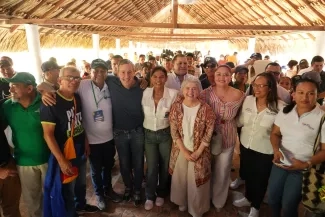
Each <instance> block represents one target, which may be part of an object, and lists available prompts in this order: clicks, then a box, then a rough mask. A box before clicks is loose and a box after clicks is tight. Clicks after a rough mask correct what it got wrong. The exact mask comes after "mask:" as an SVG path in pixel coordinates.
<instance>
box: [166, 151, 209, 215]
mask: <svg viewBox="0 0 325 217" xmlns="http://www.w3.org/2000/svg"><path fill="white" fill-rule="evenodd" d="M170 192H171V193H170V200H171V201H172V202H173V203H175V204H177V205H179V206H187V207H188V212H189V213H190V214H191V215H192V216H194V217H199V216H202V215H203V214H204V213H205V212H207V211H209V209H210V198H209V194H210V181H208V182H206V183H205V184H204V185H201V186H199V187H197V186H196V183H195V174H194V162H190V161H187V160H186V158H185V157H184V155H183V153H182V152H180V153H179V155H178V158H177V161H176V165H175V169H174V173H173V175H172V184H171V191H170Z"/></svg>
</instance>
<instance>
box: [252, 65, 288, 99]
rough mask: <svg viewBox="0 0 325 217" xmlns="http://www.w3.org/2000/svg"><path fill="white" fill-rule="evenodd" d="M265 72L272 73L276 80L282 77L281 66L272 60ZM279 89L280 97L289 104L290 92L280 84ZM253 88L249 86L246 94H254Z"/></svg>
mask: <svg viewBox="0 0 325 217" xmlns="http://www.w3.org/2000/svg"><path fill="white" fill-rule="evenodd" d="M265 72H267V73H272V74H273V76H274V77H275V79H276V81H277V82H279V79H280V73H281V66H280V65H279V64H278V63H275V62H271V63H269V64H268V65H267V66H266V68H265ZM277 90H278V97H279V98H280V99H281V100H282V101H284V102H285V103H287V104H289V103H290V102H291V96H290V93H289V92H288V91H287V90H286V89H284V88H283V87H281V86H280V85H277ZM251 91H252V89H251V85H250V87H249V88H247V91H246V95H247V96H248V95H252V92H251Z"/></svg>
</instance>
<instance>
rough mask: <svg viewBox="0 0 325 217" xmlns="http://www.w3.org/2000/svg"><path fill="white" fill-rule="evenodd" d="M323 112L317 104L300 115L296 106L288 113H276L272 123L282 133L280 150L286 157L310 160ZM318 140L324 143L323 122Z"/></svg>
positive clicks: (324, 126) (324, 128) (324, 131)
mask: <svg viewBox="0 0 325 217" xmlns="http://www.w3.org/2000/svg"><path fill="white" fill-rule="evenodd" d="M324 113H325V112H324V111H323V110H321V109H320V107H319V105H316V107H315V108H314V109H313V110H312V111H310V112H307V113H305V114H303V115H301V116H300V117H299V116H298V113H297V110H296V107H294V108H293V109H292V111H291V112H289V113H288V114H284V113H283V111H280V112H279V113H278V115H277V116H276V118H275V122H274V124H275V125H276V126H278V127H279V128H280V132H281V135H282V140H281V146H280V150H281V151H282V152H283V153H284V154H285V157H286V158H287V159H291V158H292V157H294V158H296V159H298V160H301V161H308V160H310V158H311V157H312V155H313V147H314V142H315V139H316V136H317V133H318V129H319V125H320V120H321V118H322V116H323V115H324ZM320 140H321V143H325V124H323V127H322V129H321V136H320Z"/></svg>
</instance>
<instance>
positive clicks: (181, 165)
mask: <svg viewBox="0 0 325 217" xmlns="http://www.w3.org/2000/svg"><path fill="white" fill-rule="evenodd" d="M236 55H237V53H236V52H235V53H234V55H232V56H229V57H227V59H220V60H219V61H217V60H216V58H214V57H212V56H210V55H208V56H206V57H205V58H204V60H203V63H202V64H200V62H199V61H198V59H197V56H196V55H195V54H193V53H185V54H184V53H182V52H181V53H176V54H175V55H174V56H172V57H171V56H168V55H161V58H155V57H153V56H148V57H146V56H145V55H143V54H141V55H139V60H138V62H137V63H136V64H134V63H133V62H132V61H130V60H128V59H124V58H123V57H122V56H120V55H113V54H110V55H109V60H108V61H104V60H102V59H95V60H93V61H92V62H91V63H87V62H86V61H84V62H83V67H82V70H78V68H77V67H76V64H75V61H71V62H69V63H67V64H66V65H65V66H59V65H58V64H57V63H56V60H55V58H51V59H50V60H48V61H46V62H44V63H43V64H42V66H41V68H42V71H43V78H44V81H43V82H42V83H40V84H36V81H35V77H34V76H33V75H32V74H31V73H28V72H15V70H14V64H13V61H12V60H11V58H10V57H6V56H3V57H1V60H0V68H1V74H2V77H3V78H2V79H1V80H0V91H1V92H2V94H1V96H0V98H1V102H2V104H1V109H0V111H1V112H0V117H1V118H0V120H1V126H2V130H1V131H0V208H1V209H2V212H3V216H4V217H20V216H21V215H20V211H19V201H20V197H21V195H22V198H23V200H24V203H25V204H26V207H27V210H28V213H27V215H28V216H29V217H41V216H44V217H62V216H66V217H76V216H78V213H81V212H97V211H99V210H105V209H106V207H107V202H108V201H112V202H115V203H119V202H122V201H127V202H129V201H131V200H132V201H133V202H134V205H135V206H137V207H138V206H141V205H142V201H143V198H141V189H142V182H143V180H144V179H145V180H146V187H145V202H144V208H145V209H146V210H151V209H152V208H153V207H154V206H158V207H161V206H163V205H164V202H165V199H166V197H167V196H170V200H171V202H173V203H175V204H176V205H178V207H179V210H180V211H182V212H185V211H187V212H188V213H189V214H190V215H192V216H193V217H201V216H203V214H204V213H206V212H207V211H208V210H209V209H210V207H211V201H212V204H213V206H214V208H215V209H216V210H217V211H218V212H220V211H222V209H223V208H224V206H225V204H226V200H227V198H228V196H229V187H230V188H232V189H236V188H238V187H239V186H240V185H242V184H245V195H244V197H243V198H240V199H238V200H235V201H234V202H233V205H234V206H236V207H243V206H249V207H250V212H249V217H258V216H259V210H260V207H261V204H262V202H263V199H264V197H265V195H266V194H267V195H268V204H269V206H270V208H271V215H272V217H280V216H281V213H282V216H284V217H298V206H299V204H300V202H301V197H302V194H301V192H302V174H303V171H304V170H308V169H310V168H311V167H312V166H313V165H316V164H319V163H321V162H323V161H325V154H324V153H325V126H321V127H319V123H320V120H321V118H322V117H323V115H324V114H325V112H324V110H325V109H324V107H323V106H322V103H323V99H324V97H325V76H324V74H325V72H324V71H323V65H324V59H323V58H322V57H321V56H315V57H313V58H312V60H311V66H310V67H308V65H307V64H308V62H307V61H306V60H302V61H300V63H299V65H301V66H300V67H299V70H300V71H297V73H296V74H298V75H293V77H292V78H290V77H289V76H288V74H287V75H286V74H285V73H283V72H282V70H281V66H280V65H279V64H278V63H276V62H271V61H270V60H269V57H265V58H264V59H262V55H261V54H260V53H254V54H252V55H251V56H250V58H249V59H248V60H247V61H246V62H245V63H244V64H242V65H238V61H237V59H236ZM221 58H224V57H221ZM146 59H147V62H146V61H145V60H146ZM296 62H297V61H295V62H291V63H290V67H291V66H292V67H291V68H290V70H292V71H294V65H295V64H296ZM306 62H307V64H306ZM303 64H305V65H304V66H306V68H305V69H304V67H303V66H302V65H303ZM288 65H289V64H288ZM307 69H308V70H307ZM303 70H305V71H303ZM292 74H294V73H292ZM300 74H301V75H300ZM7 127H10V129H11V131H12V143H13V145H14V147H13V152H11V150H10V148H9V144H8V140H7V138H6V136H5V134H4V130H5V129H6V128H7ZM318 129H321V133H320V134H321V148H320V149H319V150H318V151H317V153H316V154H315V155H313V146H314V141H315V139H316V137H317V135H318ZM10 139H11V138H10ZM238 139H239V141H240V171H239V177H238V178H237V179H236V180H234V181H233V182H231V180H230V172H231V167H232V159H233V154H234V149H235V145H236V142H237V141H238ZM116 152H117V155H118V159H119V167H120V172H121V176H122V179H123V182H124V185H125V191H124V194H123V195H119V194H118V193H116V192H115V191H114V189H113V186H112V176H111V172H112V168H113V166H114V164H115V158H114V156H115V154H116ZM88 161H89V164H90V168H91V178H92V184H93V187H94V190H95V194H96V199H97V204H96V206H93V205H90V204H87V201H86V173H87V162H88ZM144 161H146V164H147V168H146V170H144ZM144 172H145V173H144Z"/></svg>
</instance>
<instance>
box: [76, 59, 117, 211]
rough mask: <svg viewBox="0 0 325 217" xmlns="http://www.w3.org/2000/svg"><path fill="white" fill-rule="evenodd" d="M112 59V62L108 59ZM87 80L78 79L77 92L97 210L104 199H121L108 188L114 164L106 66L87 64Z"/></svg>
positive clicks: (101, 61) (101, 207)
mask: <svg viewBox="0 0 325 217" xmlns="http://www.w3.org/2000/svg"><path fill="white" fill-rule="evenodd" d="M112 60H113V59H112ZM91 69H92V70H91V80H82V81H81V83H80V86H79V89H78V90H77V93H78V94H79V95H80V98H81V103H82V117H83V126H84V128H85V131H86V135H87V138H88V141H89V144H90V145H89V146H90V155H89V160H90V166H91V176H92V181H93V185H94V189H95V193H96V196H97V205H98V208H99V209H100V210H103V209H105V207H106V205H105V200H104V196H105V197H107V198H109V199H111V200H112V201H113V202H120V201H122V198H121V197H120V196H119V195H117V194H116V193H115V192H114V191H113V189H112V183H111V180H112V177H111V171H112V167H113V165H114V156H115V152H116V151H115V145H114V140H113V118H112V102H111V98H110V92H109V90H108V86H107V84H106V83H105V79H106V77H107V70H108V66H107V63H106V62H105V61H104V60H101V59H96V60H93V61H92V63H91Z"/></svg>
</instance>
